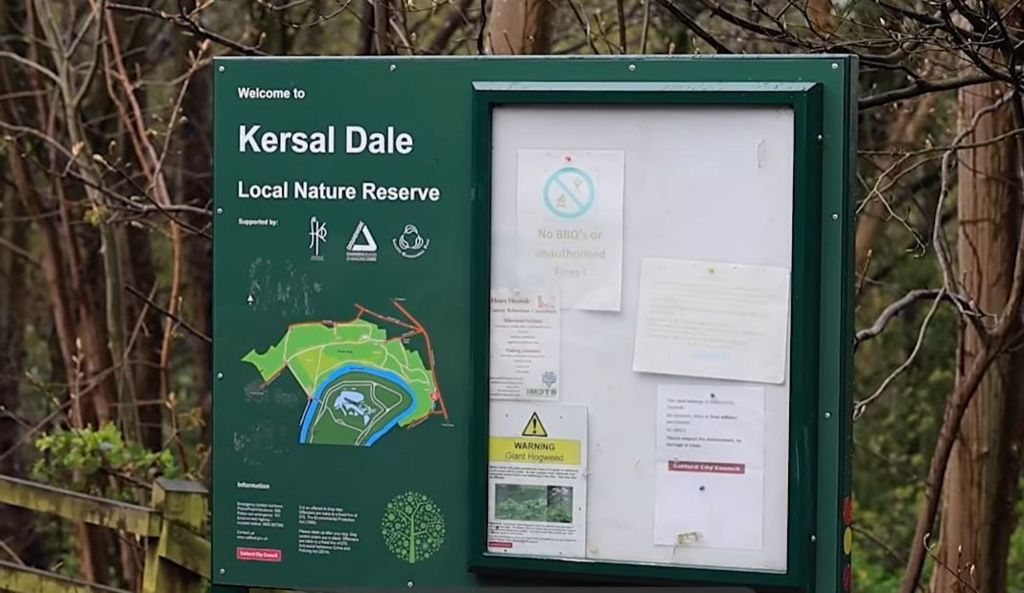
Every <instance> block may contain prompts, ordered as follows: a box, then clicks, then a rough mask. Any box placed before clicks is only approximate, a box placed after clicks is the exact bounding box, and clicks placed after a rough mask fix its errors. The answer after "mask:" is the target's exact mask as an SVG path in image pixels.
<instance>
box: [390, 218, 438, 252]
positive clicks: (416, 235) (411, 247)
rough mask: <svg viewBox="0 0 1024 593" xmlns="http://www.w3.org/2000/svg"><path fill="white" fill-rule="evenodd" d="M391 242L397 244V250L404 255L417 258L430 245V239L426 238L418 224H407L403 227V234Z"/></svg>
mask: <svg viewBox="0 0 1024 593" xmlns="http://www.w3.org/2000/svg"><path fill="white" fill-rule="evenodd" d="M391 244H392V245H394V246H395V251H397V252H398V253H400V254H401V255H402V257H406V258H409V259H416V258H417V257H419V256H421V255H423V254H424V253H426V252H427V248H428V247H430V239H426V238H424V237H423V235H421V234H420V230H419V229H418V228H416V225H414V224H407V225H405V228H404V229H402V234H401V235H398V237H396V238H394V239H392V240H391Z"/></svg>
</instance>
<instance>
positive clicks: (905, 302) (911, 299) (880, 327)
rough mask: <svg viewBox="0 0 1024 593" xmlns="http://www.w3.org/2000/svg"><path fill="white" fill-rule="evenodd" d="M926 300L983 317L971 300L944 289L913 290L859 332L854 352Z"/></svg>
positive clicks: (855, 340)
mask: <svg viewBox="0 0 1024 593" xmlns="http://www.w3.org/2000/svg"><path fill="white" fill-rule="evenodd" d="M926 299H939V300H940V301H941V300H947V301H949V302H950V303H953V302H957V303H959V304H960V306H961V308H963V309H964V310H966V311H968V312H969V313H970V314H972V315H981V312H980V311H978V310H977V309H976V308H975V306H974V303H972V302H971V300H970V299H968V298H967V297H965V296H963V295H959V294H952V293H949V292H946V290H945V289H944V288H919V289H916V290H911V291H910V292H908V293H907V294H905V295H903V296H902V297H900V298H899V299H897V300H895V301H893V303H892V304H890V305H889V306H888V307H886V308H885V309H883V310H882V312H881V313H880V314H879V315H878V318H877V319H875V322H874V323H873V324H871V327H867V328H864V329H862V330H860V331H858V332H857V334H856V335H855V336H854V338H853V350H854V352H856V351H857V348H858V347H859V346H860V345H861V343H863V342H866V341H867V340H870V339H871V338H874V337H876V336H878V335H879V334H880V333H882V332H883V331H884V330H885V327H886V326H887V325H889V322H890V321H892V320H893V319H894V318H895V317H896V316H897V315H899V314H900V313H902V312H903V311H904V309H907V308H908V307H910V306H912V305H914V304H916V303H917V302H918V301H923V300H926Z"/></svg>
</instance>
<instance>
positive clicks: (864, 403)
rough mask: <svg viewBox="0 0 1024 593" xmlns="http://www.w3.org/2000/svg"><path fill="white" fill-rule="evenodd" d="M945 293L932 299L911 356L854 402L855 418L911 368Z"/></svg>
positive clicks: (944, 290) (940, 291) (941, 290)
mask: <svg viewBox="0 0 1024 593" xmlns="http://www.w3.org/2000/svg"><path fill="white" fill-rule="evenodd" d="M944 294H946V289H944V288H943V289H940V290H939V294H937V295H935V300H934V301H932V308H931V309H929V310H928V315H926V316H925V318H924V321H922V322H921V328H920V330H918V332H917V342H916V343H915V344H914V349H913V350H911V351H910V356H908V357H907V359H906V360H904V361H903V364H901V365H900V366H898V367H896V369H895V370H893V372H891V373H889V376H888V377H886V378H885V380H884V381H882V384H881V385H879V386H878V389H876V390H875V392H874V393H872V394H871V395H869V396H868V397H866V398H864V399H862V400H860V401H858V402H854V405H853V419H854V420H857V419H858V418H860V417H861V416H863V415H864V411H865V410H867V408H868V405H869V404H871V402H873V401H875V400H876V399H878V398H880V397H882V394H883V393H885V389H886V388H887V387H889V384H890V383H892V382H893V381H895V380H896V377H898V376H900V375H901V374H903V371H905V370H907V369H908V368H910V365H911V364H912V363H913V362H914V359H915V358H917V353H918V352H920V351H921V345H922V344H924V335H925V333H927V332H928V325H929V324H930V323H931V321H932V316H933V315H935V311H936V310H938V308H939V303H940V302H942V296H943V295H944Z"/></svg>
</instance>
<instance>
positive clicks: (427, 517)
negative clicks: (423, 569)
mask: <svg viewBox="0 0 1024 593" xmlns="http://www.w3.org/2000/svg"><path fill="white" fill-rule="evenodd" d="M380 531H381V535H382V536H383V537H384V544H385V545H387V547H388V550H391V553H392V554H394V555H395V556H397V557H398V558H399V559H400V560H403V561H405V562H408V563H409V564H416V563H417V562H422V561H424V560H426V559H427V558H430V557H431V556H433V555H434V553H435V552H437V551H438V550H439V549H441V545H442V544H443V543H444V539H445V531H446V529H445V521H444V515H443V514H442V513H441V509H440V507H438V506H437V504H436V503H435V502H434V501H433V500H431V499H430V498H429V497H427V496H426V495H425V494H421V493H419V492H406V493H405V494H399V495H398V496H396V497H394V498H393V499H391V502H389V503H388V504H387V506H386V507H385V508H384V517H383V518H381V522H380Z"/></svg>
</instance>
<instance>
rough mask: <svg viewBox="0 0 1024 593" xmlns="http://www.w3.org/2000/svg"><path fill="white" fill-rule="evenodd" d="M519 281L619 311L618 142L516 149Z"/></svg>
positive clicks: (577, 305) (568, 304)
mask: <svg viewBox="0 0 1024 593" xmlns="http://www.w3.org/2000/svg"><path fill="white" fill-rule="evenodd" d="M517 164H518V169H517V190H516V191H517V204H518V206H517V209H516V212H517V214H516V216H517V218H516V225H517V230H516V235H517V246H516V249H517V255H518V257H517V262H518V274H519V285H520V286H536V287H539V288H544V289H548V290H551V291H552V292H560V293H561V295H562V306H563V307H565V308H566V309H590V310H597V311H618V310H619V309H620V307H621V300H622V192H623V181H624V180H623V177H624V175H625V157H624V154H623V152H622V151H621V150H520V151H519V154H518V163H517Z"/></svg>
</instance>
